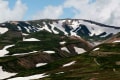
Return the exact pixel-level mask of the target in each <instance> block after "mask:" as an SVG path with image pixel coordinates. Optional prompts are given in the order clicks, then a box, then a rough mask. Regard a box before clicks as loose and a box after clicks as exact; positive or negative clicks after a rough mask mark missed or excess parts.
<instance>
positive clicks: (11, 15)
mask: <svg viewBox="0 0 120 80" xmlns="http://www.w3.org/2000/svg"><path fill="white" fill-rule="evenodd" d="M26 10H27V6H26V5H25V4H23V3H22V2H21V0H17V1H16V3H15V6H14V8H13V9H10V8H9V1H5V0H0V22H5V21H10V20H22V18H23V16H24V14H25V12H26Z"/></svg>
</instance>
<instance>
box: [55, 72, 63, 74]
mask: <svg viewBox="0 0 120 80" xmlns="http://www.w3.org/2000/svg"><path fill="white" fill-rule="evenodd" d="M63 73H64V72H58V73H56V74H63Z"/></svg>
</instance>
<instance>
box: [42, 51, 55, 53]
mask: <svg viewBox="0 0 120 80" xmlns="http://www.w3.org/2000/svg"><path fill="white" fill-rule="evenodd" d="M43 52H45V53H48V54H52V53H55V51H43Z"/></svg>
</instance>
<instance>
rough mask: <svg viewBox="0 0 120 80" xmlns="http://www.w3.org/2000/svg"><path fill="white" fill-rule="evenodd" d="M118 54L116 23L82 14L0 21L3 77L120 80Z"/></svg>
mask: <svg viewBox="0 0 120 80" xmlns="http://www.w3.org/2000/svg"><path fill="white" fill-rule="evenodd" d="M119 56H120V27H119V26H110V25H105V24H102V23H99V22H95V21H91V20H84V19H41V20H32V21H8V22H4V23H1V24H0V74H2V75H0V79H1V80H21V79H23V80H31V79H32V80H60V79H63V80H105V79H106V80H119V79H120V77H119V74H120V72H119V71H120V70H119V69H120V62H119V61H120V58H119ZM113 76H114V77H113Z"/></svg>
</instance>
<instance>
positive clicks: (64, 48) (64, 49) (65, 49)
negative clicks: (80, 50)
mask: <svg viewBox="0 0 120 80" xmlns="http://www.w3.org/2000/svg"><path fill="white" fill-rule="evenodd" d="M61 50H63V51H66V52H68V53H70V51H69V50H68V49H67V48H66V47H62V48H61Z"/></svg>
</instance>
